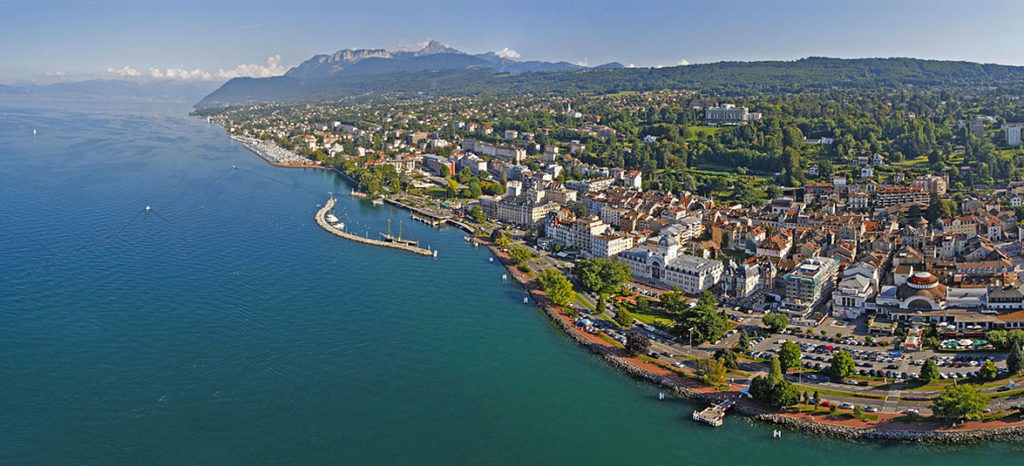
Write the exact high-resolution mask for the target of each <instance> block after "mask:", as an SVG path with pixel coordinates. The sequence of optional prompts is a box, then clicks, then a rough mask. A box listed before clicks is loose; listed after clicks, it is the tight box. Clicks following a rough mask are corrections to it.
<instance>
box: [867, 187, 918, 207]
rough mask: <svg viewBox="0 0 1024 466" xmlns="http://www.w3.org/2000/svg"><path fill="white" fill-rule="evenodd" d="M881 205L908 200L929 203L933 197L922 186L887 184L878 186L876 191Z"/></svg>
mask: <svg viewBox="0 0 1024 466" xmlns="http://www.w3.org/2000/svg"><path fill="white" fill-rule="evenodd" d="M875 195H876V196H877V197H878V205H879V206H880V207H889V206H893V205H896V204H904V203H908V202H920V203H923V204H926V205H927V204H928V202H929V201H930V200H931V198H930V197H929V195H928V192H927V191H925V190H924V188H922V187H920V186H887V187H884V188H878V191H876V192H875Z"/></svg>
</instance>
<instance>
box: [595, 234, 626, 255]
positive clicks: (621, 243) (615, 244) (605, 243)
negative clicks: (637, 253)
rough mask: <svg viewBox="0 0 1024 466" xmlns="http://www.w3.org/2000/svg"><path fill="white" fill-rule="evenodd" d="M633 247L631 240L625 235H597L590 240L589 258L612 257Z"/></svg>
mask: <svg viewBox="0 0 1024 466" xmlns="http://www.w3.org/2000/svg"><path fill="white" fill-rule="evenodd" d="M632 247H633V238H630V237H629V236H625V235H618V234H616V235H608V234H604V235H597V236H594V237H591V238H590V256H591V257H614V256H617V255H618V254H619V253H620V252H622V251H626V250H628V249H630V248H632Z"/></svg>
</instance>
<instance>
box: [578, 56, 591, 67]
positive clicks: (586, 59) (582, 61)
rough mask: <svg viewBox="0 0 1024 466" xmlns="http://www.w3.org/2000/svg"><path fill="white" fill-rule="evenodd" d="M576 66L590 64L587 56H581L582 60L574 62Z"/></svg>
mask: <svg viewBox="0 0 1024 466" xmlns="http://www.w3.org/2000/svg"><path fill="white" fill-rule="evenodd" d="M576 66H590V60H589V59H588V58H587V57H583V59H582V60H580V61H578V62H576Z"/></svg>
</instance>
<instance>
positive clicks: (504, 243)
mask: <svg viewBox="0 0 1024 466" xmlns="http://www.w3.org/2000/svg"><path fill="white" fill-rule="evenodd" d="M494 245H495V246H498V248H500V249H501V250H506V249H508V248H509V246H511V245H512V240H511V239H509V237H508V236H505V235H501V236H499V237H498V239H496V240H494Z"/></svg>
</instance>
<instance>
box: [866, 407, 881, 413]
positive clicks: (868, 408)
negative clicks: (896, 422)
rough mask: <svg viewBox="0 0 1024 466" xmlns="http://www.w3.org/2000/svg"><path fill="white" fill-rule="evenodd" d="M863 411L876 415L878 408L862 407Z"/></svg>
mask: <svg viewBox="0 0 1024 466" xmlns="http://www.w3.org/2000/svg"><path fill="white" fill-rule="evenodd" d="M864 411H865V412H868V413H877V412H878V408H876V407H874V406H865V407H864Z"/></svg>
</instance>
